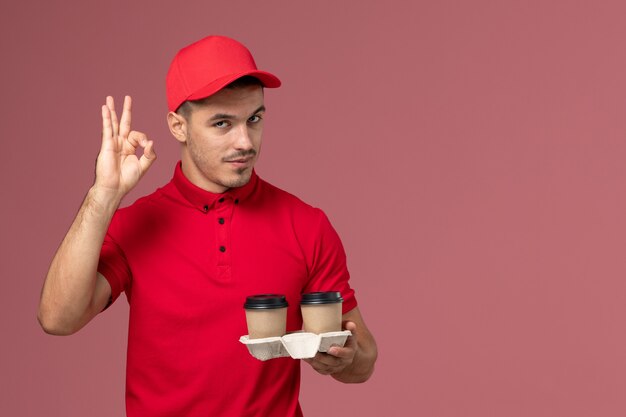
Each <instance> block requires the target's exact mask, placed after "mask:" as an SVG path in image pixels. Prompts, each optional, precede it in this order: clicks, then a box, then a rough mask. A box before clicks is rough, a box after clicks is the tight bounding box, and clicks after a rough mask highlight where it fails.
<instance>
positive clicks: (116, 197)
mask: <svg viewBox="0 0 626 417" xmlns="http://www.w3.org/2000/svg"><path fill="white" fill-rule="evenodd" d="M122 197H123V194H121V193H119V192H118V191H116V190H111V189H108V188H105V187H101V186H98V185H96V184H94V185H93V186H92V187H91V188H90V189H89V191H88V192H87V198H86V203H87V205H88V206H90V207H91V208H92V209H94V210H95V211H97V212H104V213H107V214H111V215H112V214H113V213H114V212H115V210H117V208H118V207H119V205H120V203H121V202H122Z"/></svg>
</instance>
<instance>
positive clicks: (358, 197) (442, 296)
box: [0, 0, 626, 417]
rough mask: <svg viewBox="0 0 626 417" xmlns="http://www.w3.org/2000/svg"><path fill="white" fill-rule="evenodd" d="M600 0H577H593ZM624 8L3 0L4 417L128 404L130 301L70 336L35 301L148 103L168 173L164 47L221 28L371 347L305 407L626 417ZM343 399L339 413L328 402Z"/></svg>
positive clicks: (309, 376) (349, 411)
mask: <svg viewBox="0 0 626 417" xmlns="http://www.w3.org/2000/svg"><path fill="white" fill-rule="evenodd" d="M585 4H586V5H585ZM625 14H626V6H624V3H623V1H613V2H609V1H594V2H572V1H545V0H543V1H524V2H521V1H519V2H514V1H471V2H470V1H460V0H459V1H437V2H425V1H408V0H407V1H380V2H374V1H370V2H363V1H327V0H324V1H319V0H318V1H314V2H313V1H265V2H244V1H232V0H231V1H221V2H210V1H206V0H205V1H185V2H179V3H177V2H172V1H167V2H164V1H143V2H138V1H107V2H92V1H78V0H71V1H69V0H64V1H43V0H42V1H39V2H36V1H32V0H23V1H20V2H17V1H15V2H4V4H3V6H2V13H1V16H0V31H1V36H0V43H1V48H2V51H1V52H2V68H1V69H0V71H1V74H2V76H1V80H0V82H1V89H0V91H1V92H2V99H1V100H0V106H1V112H0V114H1V117H2V134H1V135H0V137H1V138H2V139H1V140H2V152H1V153H0V160H1V164H0V169H1V170H2V172H1V173H0V174H1V175H0V180H1V181H2V188H1V189H2V202H3V204H2V216H1V217H2V220H1V222H2V225H1V228H0V230H1V232H0V244H1V247H0V249H1V252H0V253H1V254H2V255H1V256H2V261H1V262H0V276H1V280H0V297H1V300H0V301H1V303H0V305H1V306H2V307H1V308H2V314H1V315H0V325H1V326H2V327H1V332H2V343H1V344H0V360H1V361H2V362H1V368H0V382H1V386H0V415H3V416H42V415H49V416H64V417H73V416H93V417H98V416H119V415H122V414H123V410H124V395H123V394H124V366H125V364H124V361H125V349H126V324H127V310H128V306H127V304H126V302H125V301H124V299H121V302H117V303H116V304H115V305H114V306H113V307H112V308H111V309H110V311H108V312H107V313H106V314H103V315H101V316H99V317H98V318H96V319H95V321H94V322H92V323H91V324H90V325H89V326H88V327H87V328H85V329H83V330H82V331H81V332H80V333H78V334H77V335H74V336H72V337H52V336H48V335H45V334H44V333H43V332H42V331H41V330H40V328H39V327H38V324H37V321H36V310H37V303H38V298H39V292H40V288H41V284H42V282H43V279H44V276H45V273H46V271H47V268H48V265H49V262H50V260H51V258H52V255H53V253H54V251H55V250H56V247H57V245H58V244H59V242H60V240H61V238H62V236H63V235H64V234H65V232H66V230H67V228H68V227H69V224H70V222H71V221H72V219H73V217H74V215H75V212H76V210H77V208H78V206H79V204H80V202H81V201H82V198H83V196H84V193H85V192H86V190H87V189H88V187H89V186H90V184H91V182H92V179H93V167H94V160H95V157H96V154H97V152H98V149H99V140H100V139H99V136H100V121H99V115H100V110H99V107H100V105H101V103H102V102H103V100H104V97H105V95H107V94H111V95H114V96H115V97H116V98H117V99H118V100H119V99H121V97H122V96H123V94H131V95H132V96H133V98H134V102H135V112H134V127H135V128H136V129H138V130H143V131H145V132H147V133H148V135H149V136H150V137H151V138H152V139H154V140H155V142H156V150H157V152H158V154H159V160H158V162H157V164H156V165H155V166H154V167H153V168H152V170H151V171H150V173H149V174H148V175H147V176H146V177H145V178H144V181H143V182H142V183H141V184H140V186H139V187H138V189H137V190H135V191H134V192H133V193H132V195H131V196H129V198H128V199H127V200H126V204H129V203H130V202H132V201H133V200H134V199H135V198H137V197H138V196H140V195H143V194H145V193H148V192H150V191H152V190H153V189H154V188H156V187H157V186H159V185H160V184H163V183H164V182H166V181H167V180H169V178H170V176H171V174H172V170H173V167H174V164H175V161H176V160H177V159H178V154H179V150H178V147H177V145H176V143H175V141H174V140H173V138H171V136H170V135H169V133H168V131H167V129H166V124H165V117H164V116H165V114H166V103H165V95H164V77H165V72H166V70H167V66H168V64H169V61H170V59H171V58H172V56H173V54H174V53H175V52H176V51H177V50H178V49H179V48H180V47H182V46H183V45H185V44H187V43H190V42H192V41H194V40H196V39H199V38H200V37H202V36H204V35H206V34H210V33H219V34H225V35H229V36H233V37H235V38H237V39H239V40H240V41H242V42H244V43H245V44H246V45H247V46H248V47H249V48H250V49H251V50H252V51H253V53H254V55H255V56H256V58H257V63H258V64H259V66H260V67H262V68H265V69H268V70H270V71H273V72H275V73H276V74H278V75H279V76H280V77H281V78H282V80H283V82H284V86H283V87H282V88H280V89H278V90H272V91H268V92H267V94H266V100H267V105H268V109H269V112H268V115H267V119H266V132H265V136H264V139H265V140H264V149H263V156H262V158H261V162H260V164H259V166H258V172H259V174H260V175H261V176H262V177H264V178H265V179H267V180H269V181H270V182H273V183H275V184H276V185H278V186H280V187H282V188H284V189H286V190H289V191H291V192H293V193H295V194H297V195H299V196H300V197H301V198H302V199H304V200H305V201H307V202H309V203H311V204H313V205H316V206H319V207H322V208H323V209H324V210H325V211H326V212H327V214H328V215H329V217H330V218H331V220H332V222H333V224H334V225H335V227H336V229H337V230H338V231H339V233H340V235H341V236H342V239H343V241H344V244H345V246H346V249H347V252H348V254H349V266H350V269H351V272H352V275H353V286H354V287H355V288H356V289H357V294H358V298H359V301H360V303H361V309H362V311H363V314H364V316H365V319H366V321H367V323H368V324H369V326H370V327H371V330H372V332H373V333H374V334H375V336H376V338H377V340H378V344H379V349H380V359H379V362H378V367H377V372H376V374H375V376H374V377H373V378H372V379H371V380H370V381H369V382H368V383H367V384H364V385H355V386H345V385H341V384H339V383H336V382H334V381H333V380H331V379H329V378H325V377H322V376H318V375H316V374H314V373H313V372H312V371H310V370H309V369H308V367H307V368H306V369H305V371H304V376H303V386H302V395H301V401H302V405H303V408H304V411H305V414H307V415H309V416H321V415H358V416H406V415H417V416H429V417H430V416H436V417H452V416H466V417H474V416H476V417H478V416H480V417H485V416H507V417H515V416H534V417H539V416H568V417H576V416H581V417H582V416H591V415H594V416H607V417H608V416H624V415H626V395H624V394H625V393H626V332H625V330H624V329H625V321H626V320H625V317H626V279H625V276H626V256H624V255H625V251H626V191H625V189H624V185H625V184H626V164H625V163H624V159H625V156H626V141H625V133H626V118H625V117H624V113H625V110H626V48H625V46H624V45H625V39H626V25H625V24H624V15H625ZM331 408H332V410H333V411H332V412H328V410H329V409H331Z"/></svg>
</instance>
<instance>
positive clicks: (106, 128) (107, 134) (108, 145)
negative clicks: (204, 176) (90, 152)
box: [101, 105, 115, 150]
mask: <svg viewBox="0 0 626 417" xmlns="http://www.w3.org/2000/svg"><path fill="white" fill-rule="evenodd" d="M106 149H115V146H114V144H113V127H112V126H111V113H110V111H109V108H108V107H107V106H106V105H104V106H102V147H101V150H106Z"/></svg>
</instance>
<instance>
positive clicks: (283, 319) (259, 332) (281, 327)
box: [243, 294, 288, 339]
mask: <svg viewBox="0 0 626 417" xmlns="http://www.w3.org/2000/svg"><path fill="white" fill-rule="evenodd" d="M287 306H288V304H287V300H286V299H285V296H284V295H281V294H258V295H251V296H249V297H246V302H245V304H244V305H243V307H244V309H245V311H246V323H247V324H248V337H249V338H250V339H263V338H266V337H281V336H283V335H284V334H285V333H286V328H287Z"/></svg>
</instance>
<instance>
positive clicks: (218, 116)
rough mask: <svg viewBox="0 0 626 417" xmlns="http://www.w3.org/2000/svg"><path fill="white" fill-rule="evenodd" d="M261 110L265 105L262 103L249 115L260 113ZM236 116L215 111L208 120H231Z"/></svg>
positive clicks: (263, 109)
mask: <svg viewBox="0 0 626 417" xmlns="http://www.w3.org/2000/svg"><path fill="white" fill-rule="evenodd" d="M262 111H265V106H264V105H262V106H260V107H259V108H258V109H256V110H255V111H253V112H252V114H251V115H250V116H254V115H255V114H257V113H260V112H262ZM236 118H237V117H236V116H234V115H232V114H227V113H217V114H214V115H213V116H211V118H210V119H209V121H210V122H212V121H214V120H218V119H227V120H232V119H236Z"/></svg>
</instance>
